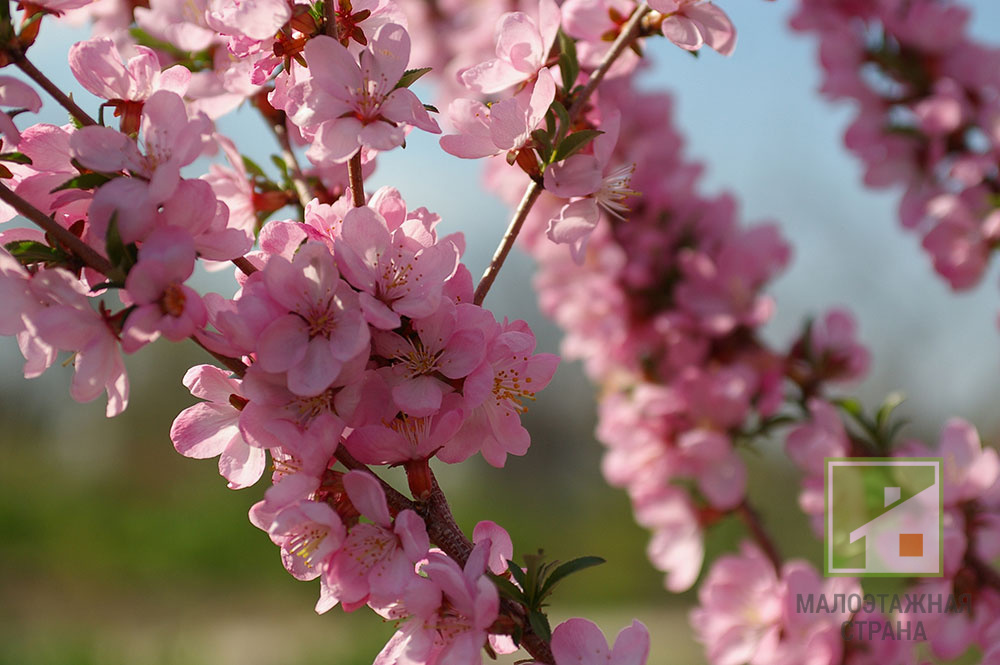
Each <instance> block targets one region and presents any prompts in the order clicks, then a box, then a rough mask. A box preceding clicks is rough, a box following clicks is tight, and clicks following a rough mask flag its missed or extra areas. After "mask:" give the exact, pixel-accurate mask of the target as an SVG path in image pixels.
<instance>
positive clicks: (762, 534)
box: [733, 499, 782, 575]
mask: <svg viewBox="0 0 1000 665" xmlns="http://www.w3.org/2000/svg"><path fill="white" fill-rule="evenodd" d="M733 512H735V513H736V514H737V515H739V516H740V518H741V519H742V520H743V522H744V523H745V524H746V525H747V528H748V529H750V534H751V535H752V536H753V539H754V540H755V541H757V544H758V545H760V548H761V549H762V550H763V551H764V554H765V555H767V558H768V560H769V561H770V562H771V565H773V566H774V571H775V572H776V573H777V574H778V575H780V574H781V561H782V559H781V554H779V553H778V548H777V546H776V545H775V544H774V540H773V539H772V538H771V536H770V534H768V532H767V530H766V529H765V528H764V524H763V523H762V522H761V521H760V515H758V514H757V511H756V510H755V509H754V508H753V507H752V506H751V505H750V503H749V502H748V501H747V500H746V499H744V500H743V503H741V504H740V505H738V506H736V508H735V509H734V510H733Z"/></svg>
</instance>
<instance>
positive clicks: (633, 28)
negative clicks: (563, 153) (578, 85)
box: [569, 3, 649, 122]
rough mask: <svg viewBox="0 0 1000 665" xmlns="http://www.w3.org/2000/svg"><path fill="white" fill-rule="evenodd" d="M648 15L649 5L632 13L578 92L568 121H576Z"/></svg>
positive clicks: (643, 5) (642, 5)
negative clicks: (578, 94)
mask: <svg viewBox="0 0 1000 665" xmlns="http://www.w3.org/2000/svg"><path fill="white" fill-rule="evenodd" d="M648 13H649V5H647V4H646V3H642V4H641V5H639V6H638V7H636V10H635V11H634V12H632V18H630V19H629V21H628V23H626V24H625V27H624V28H622V31H621V32H620V33H618V37H617V38H616V39H615V41H614V43H613V44H612V45H611V49H610V50H608V52H607V53H605V54H604V59H603V60H601V64H600V65H599V66H598V67H597V69H595V70H594V73H593V74H591V75H590V79H589V80H588V81H587V84H586V85H585V86H584V87H583V90H581V91H580V96H579V97H577V98H576V100H575V101H574V102H573V104H572V106H570V107H569V119H570V122H572V121H573V120H576V116H577V115H578V114H579V113H580V112H581V111H583V108H584V106H585V105H586V103H587V102H588V101H589V100H590V96H591V95H592V94H594V91H595V90H597V86H599V85H600V84H601V81H603V80H604V77H605V75H607V73H608V70H609V69H611V65H613V64H615V60H617V59H618V56H620V55H621V54H622V53H623V52H624V51H625V49H627V48H628V47H629V46H631V45H632V42H634V41H635V40H636V38H637V37H638V36H639V31H640V29H641V28H642V19H643V17H645V16H646V14H648Z"/></svg>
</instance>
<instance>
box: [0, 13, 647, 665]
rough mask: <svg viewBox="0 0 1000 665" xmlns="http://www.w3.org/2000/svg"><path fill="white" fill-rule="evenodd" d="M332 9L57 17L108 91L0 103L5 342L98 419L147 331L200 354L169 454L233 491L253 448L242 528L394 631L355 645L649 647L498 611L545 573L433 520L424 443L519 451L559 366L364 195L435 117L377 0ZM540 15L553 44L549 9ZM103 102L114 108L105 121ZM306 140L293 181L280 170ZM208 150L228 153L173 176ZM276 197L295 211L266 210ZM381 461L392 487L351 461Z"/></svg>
mask: <svg viewBox="0 0 1000 665" xmlns="http://www.w3.org/2000/svg"><path fill="white" fill-rule="evenodd" d="M65 9H70V8H69V7H66V8H65ZM328 9H329V10H330V11H325V10H324V8H323V7H322V6H321V5H318V6H307V5H299V4H293V3H289V2H284V1H282V0H276V1H275V2H270V3H268V2H264V3H246V2H238V1H233V2H229V1H219V2H207V3H195V4H194V5H191V6H187V5H185V6H184V7H182V6H181V5H180V4H177V3H173V2H153V3H150V6H149V7H148V8H147V7H130V8H128V9H123V10H122V12H121V15H120V16H117V20H110V18H111V16H110V15H105V14H103V13H101V12H103V9H101V8H99V7H96V6H88V7H84V8H80V9H79V12H82V13H83V15H84V16H88V15H89V17H90V18H92V19H94V20H95V23H94V25H95V32H96V33H97V34H96V35H95V37H94V38H92V39H90V40H88V41H84V42H81V43H79V44H76V45H75V46H73V47H72V49H71V52H70V66H71V69H72V71H73V73H74V75H75V76H76V78H77V80H78V82H79V83H80V85H81V86H83V87H84V88H85V89H87V90H88V91H89V92H91V93H93V94H94V95H96V96H98V97H99V98H101V99H102V100H104V101H103V103H102V104H101V106H100V109H99V110H100V112H99V113H98V114H97V117H98V118H99V119H100V121H95V120H94V119H93V117H91V116H90V115H89V114H87V113H86V111H84V110H83V109H81V108H80V107H78V106H76V105H75V104H73V102H72V100H71V99H69V98H68V97H67V98H66V99H65V100H63V103H64V105H66V107H67V109H68V110H70V112H71V114H72V115H73V118H74V122H73V123H72V124H69V125H66V126H62V127H57V126H52V125H44V124H36V125H34V126H31V127H28V128H27V129H25V130H24V131H19V130H18V128H17V127H16V126H15V125H14V124H13V122H11V121H10V120H9V118H8V117H7V116H4V117H5V118H8V122H7V125H5V127H3V128H0V129H2V130H3V132H4V135H5V137H6V142H7V147H8V150H7V152H5V153H4V155H3V157H2V159H4V166H3V170H2V171H0V176H3V179H4V183H3V185H2V187H3V189H2V192H3V193H4V197H3V198H4V201H5V202H6V203H8V204H9V205H10V206H11V207H10V208H9V209H5V210H4V214H5V217H6V218H7V219H10V218H12V217H13V216H14V215H15V214H18V213H19V214H21V215H24V216H26V217H28V218H29V219H31V220H32V221H34V222H36V223H38V224H39V225H40V226H41V227H42V230H43V231H44V233H43V232H37V231H31V230H25V229H9V230H6V231H4V232H2V234H0V241H2V244H3V249H0V293H2V294H3V297H4V302H5V304H6V305H8V307H6V308H5V312H4V314H3V317H2V318H0V333H3V334H5V335H10V336H15V337H16V338H17V340H18V342H19V346H20V348H21V350H22V353H23V354H24V357H25V359H26V364H25V376H27V377H33V376H37V375H38V374H40V373H41V372H43V371H44V370H45V369H46V368H48V367H49V366H51V365H52V364H53V363H54V361H55V360H56V358H57V356H58V353H59V352H60V351H68V352H70V353H71V354H72V358H73V361H74V364H75V369H76V371H75V374H74V378H73V384H72V388H71V395H72V396H73V397H74V398H75V399H78V400H81V401H86V400H91V399H94V398H96V397H97V396H98V395H100V394H101V393H102V392H104V393H107V396H108V406H107V414H108V415H109V416H113V415H117V414H118V413H120V412H121V411H122V410H123V409H124V408H125V407H126V405H127V398H128V381H127V377H126V374H125V369H124V363H123V360H122V354H123V353H125V354H129V353H134V352H136V351H138V350H140V349H142V348H143V347H145V346H146V345H148V344H149V343H151V342H154V341H155V340H157V339H158V338H159V337H161V336H162V337H165V338H166V339H169V340H171V341H175V342H176V341H182V340H185V339H191V340H194V341H195V342H197V343H198V344H199V345H200V346H202V347H203V348H205V349H206V350H207V351H209V352H210V353H211V354H212V355H214V356H215V358H216V359H217V360H219V362H220V363H221V364H222V365H223V367H224V368H223V367H219V366H216V365H207V364H206V365H198V366H196V367H193V368H191V370H189V371H188V372H187V374H186V375H185V377H184V384H185V386H187V387H188V389H189V390H190V391H191V393H192V395H194V396H195V397H197V398H199V399H200V400H202V401H200V402H198V403H197V404H195V405H193V406H191V407H189V408H187V409H185V410H184V411H183V412H182V413H181V414H180V415H178V416H177V418H176V420H175V421H174V423H173V426H172V428H171V432H170V434H171V439H172V440H173V443H174V445H175V447H176V449H177V450H178V452H180V453H181V454H183V455H185V456H188V457H193V458H200V459H206V458H218V464H219V471H220V473H221V475H222V476H224V477H225V478H226V480H227V481H228V484H229V486H230V487H231V488H233V489H242V488H246V487H250V486H252V485H255V484H256V483H258V482H259V481H260V479H261V478H262V477H263V476H264V475H265V472H266V470H267V468H268V460H270V467H271V473H270V474H269V481H270V482H269V483H268V487H267V489H266V490H265V491H264V496H263V499H262V500H261V501H259V502H258V503H256V504H255V505H254V506H253V507H252V508H251V510H250V521H251V522H252V523H253V524H254V525H256V526H257V527H259V528H260V529H262V530H263V531H265V532H266V533H267V534H268V536H269V537H270V539H271V540H272V541H273V542H274V544H275V545H277V546H278V547H279V549H280V551H281V560H282V562H283V564H284V566H285V567H286V569H287V570H288V571H289V573H290V574H292V575H293V576H294V577H296V578H298V579H303V580H314V579H318V580H319V581H320V596H319V600H318V602H317V604H316V610H317V611H318V612H326V611H328V610H329V609H331V608H333V607H335V606H337V605H340V606H341V607H342V608H343V609H344V610H345V611H354V610H356V609H358V608H362V607H366V606H367V607H369V608H370V609H372V610H373V611H374V612H376V613H377V614H379V615H381V616H382V617H383V618H385V619H387V620H391V621H393V622H395V623H396V625H397V628H398V631H397V633H396V635H395V636H394V637H393V638H392V639H391V640H390V641H389V642H388V644H387V645H386V646H385V648H384V649H383V650H382V653H381V654H379V655H378V656H377V658H376V662H377V663H382V664H385V665H389V664H391V663H417V662H419V663H428V664H432V663H444V662H462V663H469V662H478V661H479V660H480V658H481V654H482V652H483V650H484V648H485V649H486V651H487V652H488V653H511V652H513V651H516V650H517V648H518V647H519V646H520V645H522V644H523V645H524V646H525V647H526V648H527V649H528V651H529V653H530V654H531V655H532V656H533V657H535V658H537V659H539V661H540V662H546V663H550V664H557V665H567V664H568V663H570V662H575V661H578V660H579V658H580V654H587V657H588V658H591V657H593V655H594V654H597V657H598V658H599V659H601V660H602V662H604V661H608V660H613V661H614V662H621V663H622V664H623V665H624V663H626V662H628V663H641V662H644V661H645V658H646V654H647V652H648V643H649V638H648V633H647V632H646V629H645V627H644V626H642V625H641V624H639V623H636V624H634V625H633V626H632V627H630V628H628V629H626V630H625V631H623V633H622V636H621V637H620V638H619V640H618V642H617V643H616V646H615V647H614V649H613V650H610V651H609V650H608V648H607V646H606V644H605V645H604V646H603V647H601V648H600V649H597V650H596V651H595V650H594V649H593V648H592V647H593V646H594V645H595V644H597V642H598V641H599V642H601V643H602V644H604V642H603V637H601V636H600V634H599V630H598V629H597V628H596V626H594V624H592V623H590V622H588V621H585V620H582V619H578V620H573V622H570V623H567V624H564V625H562V626H559V627H557V629H556V630H555V631H553V632H551V634H550V629H549V628H548V623H547V619H545V616H544V614H543V613H541V608H540V606H536V605H533V604H524V605H522V606H517V607H516V608H515V609H511V607H507V608H506V609H503V608H501V603H500V590H503V589H506V590H507V591H506V592H507V594H508V596H511V595H513V598H514V599H515V600H516V599H517V598H519V597H523V598H525V599H527V598H528V597H529V595H530V596H531V597H534V596H535V595H537V593H538V590H537V588H535V587H534V586H533V585H535V584H541V583H542V582H544V581H545V580H544V577H541V578H538V579H536V580H534V581H533V582H531V583H528V582H527V580H526V579H524V578H523V577H522V578H518V577H517V575H516V574H515V575H514V581H509V580H510V579H511V575H512V572H511V570H512V569H513V570H515V571H517V572H520V570H519V569H517V568H512V566H513V564H510V563H509V562H510V561H511V560H512V559H513V545H512V543H511V541H510V538H509V536H508V535H507V534H506V532H505V531H504V530H503V529H502V528H501V527H499V526H498V525H495V524H493V523H487V522H483V523H480V524H479V525H478V526H477V527H476V529H475V530H474V532H473V538H472V541H471V542H470V541H469V540H468V539H467V538H466V537H465V536H464V535H463V534H462V532H461V531H460V530H459V529H458V527H457V525H456V524H455V523H454V521H453V520H452V518H451V516H450V512H449V511H448V509H447V504H446V503H444V496H443V493H442V491H441V489H440V488H439V487H438V486H437V482H436V480H435V478H434V475H433V473H432V471H431V465H430V462H431V460H439V461H441V462H445V463H458V462H462V461H464V460H466V459H468V458H470V457H472V456H473V455H476V454H481V455H482V456H483V458H484V459H485V460H486V461H487V462H488V463H489V464H492V465H494V466H497V467H502V466H504V464H505V462H506V459H507V456H508V455H524V454H525V453H526V452H527V450H528V448H529V445H530V438H529V436H528V433H527V431H526V430H525V429H524V427H523V426H522V425H521V414H522V413H524V411H526V410H527V408H528V403H529V402H530V401H531V400H533V399H534V396H535V393H536V392H537V391H539V390H541V389H543V388H545V386H546V385H547V384H548V383H549V381H550V380H551V378H552V376H553V374H554V372H555V370H556V366H557V364H558V357H557V356H555V355H553V354H548V353H536V352H535V337H534V335H533V334H532V332H531V330H530V329H529V327H528V326H527V325H526V324H525V323H524V322H523V321H508V320H506V319H503V320H497V318H496V317H494V315H493V314H492V313H491V312H490V311H489V310H487V309H484V308H483V307H482V306H481V305H479V304H478V303H476V302H475V299H474V293H473V281H472V277H471V275H470V274H469V271H468V270H467V269H466V268H465V266H463V265H462V264H461V254H462V251H463V249H464V239H463V237H462V236H461V234H453V235H441V234H439V232H438V229H437V227H438V225H439V222H440V221H441V220H440V218H439V217H438V216H437V215H435V214H433V213H431V212H429V211H428V210H426V209H425V208H415V209H414V208H408V206H407V204H406V202H405V201H404V200H403V199H402V197H401V196H400V194H399V192H398V191H397V190H395V189H393V188H391V187H383V188H381V189H379V190H378V191H376V192H374V193H372V194H370V195H366V194H365V192H364V191H363V186H364V177H365V175H366V173H368V172H370V171H371V169H372V168H373V167H374V157H375V156H376V155H377V154H378V153H379V152H384V151H388V150H392V149H394V148H396V147H400V146H402V145H403V144H404V142H405V137H406V135H407V133H408V132H410V131H412V130H413V129H415V128H416V129H422V130H425V131H428V132H439V131H440V130H439V128H438V125H437V123H436V121H435V120H434V119H433V118H432V117H431V116H430V113H429V110H434V109H433V107H425V105H424V104H423V103H421V102H420V100H419V99H418V98H417V96H416V95H415V94H414V93H413V92H412V91H411V90H410V89H409V85H410V84H411V83H412V82H413V81H414V80H416V78H418V77H419V76H420V75H421V74H423V73H425V71H424V70H420V69H416V70H411V69H408V68H407V67H408V65H409V63H410V33H409V32H408V30H407V28H406V19H405V18H404V15H403V13H402V11H401V10H400V8H399V7H397V6H396V5H395V4H394V3H391V2H378V3H368V4H367V5H366V3H363V2H357V3H354V4H353V5H352V3H351V2H347V1H341V2H339V3H337V4H336V6H335V7H331V8H328ZM49 11H50V12H51V13H58V10H57V9H56V8H50V10H49ZM541 11H542V12H543V13H544V14H546V15H547V19H546V20H547V21H548V23H546V24H545V26H546V27H545V30H546V31H547V33H548V37H547V44H546V45H545V49H548V47H549V46H551V43H552V40H553V39H554V36H555V32H556V31H557V30H558V28H559V24H560V18H559V11H558V8H557V7H556V6H555V5H554V4H552V3H547V4H546V3H543V4H542V5H541ZM79 16H80V14H79V13H78V14H77V17H79ZM36 21H37V19H36ZM529 41H530V40H529ZM539 48H541V46H540V47H539ZM520 49H521V46H517V47H515V48H514V52H515V53H520ZM539 53H541V51H539ZM123 54H124V55H123ZM508 55H510V54H508ZM536 55H538V54H536ZM542 56H544V54H541V55H539V58H538V59H537V62H536V63H535V65H532V66H534V67H535V69H534V70H532V71H530V72H528V75H529V76H530V77H533V78H539V80H542V81H547V83H548V86H549V88H548V90H549V94H548V96H547V99H545V95H544V94H543V93H542V92H540V93H539V95H541V96H542V99H541V101H540V102H538V103H537V104H536V108H537V109H538V111H536V112H540V113H541V114H542V115H544V114H545V112H546V111H548V106H549V104H550V103H551V102H552V99H553V97H554V81H553V79H552V76H551V74H549V73H548V70H547V69H544V67H543V64H544V62H543V60H544V58H542ZM511 57H514V56H511ZM518 57H520V56H518ZM126 58H127V59H126ZM164 65H166V66H164ZM487 69H488V68H487ZM529 69H530V68H529ZM525 71H527V70H525ZM540 72H544V73H540ZM508 74H509V73H508ZM546 77H547V78H546ZM3 85H4V87H3V90H4V92H5V93H6V94H5V96H4V97H3V99H2V100H0V101H3V103H4V104H6V105H8V106H15V107H22V108H25V109H28V110H38V108H39V107H40V98H39V97H38V95H37V94H36V93H35V92H34V89H33V88H32V87H31V86H29V85H27V84H25V83H23V82H21V81H18V80H15V79H5V83H4V84H3ZM244 100H250V101H252V102H253V103H254V105H256V106H257V108H259V109H260V110H261V111H262V113H263V115H264V120H265V121H266V123H267V124H268V125H270V126H271V128H272V129H273V131H274V134H275V137H276V139H277V140H278V143H279V145H280V146H281V147H282V148H283V150H284V156H283V157H282V158H280V159H279V162H281V164H282V171H283V173H282V178H281V179H279V180H277V181H276V180H271V179H270V178H268V177H267V175H266V174H264V172H263V171H262V170H261V169H260V167H259V166H257V165H256V164H253V163H252V162H250V161H249V160H246V159H244V158H243V157H242V156H241V155H240V153H239V151H238V149H237V147H236V145H235V144H234V143H233V142H232V141H230V140H229V139H228V138H226V137H225V136H222V135H221V134H219V133H218V132H217V130H216V128H215V125H214V119H215V118H216V117H218V116H219V115H222V114H223V113H225V112H226V111H227V110H229V109H230V108H232V106H233V105H235V104H237V103H239V102H242V101H244ZM539 104H540V106H538V105H539ZM504 108H506V107H504ZM109 110H110V111H113V115H114V117H115V118H117V119H118V122H117V123H116V126H114V127H112V126H106V125H104V123H103V120H104V115H105V111H109ZM495 113H496V115H497V117H498V118H499V116H500V115H502V113H503V108H499V107H498V108H496V109H495ZM540 120H541V115H539V116H538V117H535V118H534V120H533V122H532V123H531V126H528V125H525V126H524V127H521V128H520V129H519V131H520V132H521V133H524V134H525V135H527V134H530V132H531V131H532V129H533V128H534V125H535V124H537V123H538V122H539V121H540ZM302 142H308V143H309V145H310V147H309V149H308V151H307V152H306V155H307V157H308V158H309V159H310V160H311V161H312V163H313V165H314V166H315V169H314V170H312V171H311V172H304V171H303V170H302V169H301V168H300V167H299V165H298V163H297V161H296V157H295V154H294V147H295V144H296V143H302ZM521 143H523V138H522V139H518V140H516V141H515V142H514V143H512V144H511V147H514V146H515V145H521ZM217 147H221V148H222V152H223V154H224V155H225V157H226V159H227V161H228V162H229V165H228V166H223V165H220V164H213V165H212V167H211V169H210V172H209V173H208V174H207V175H205V176H204V177H202V178H190V177H187V173H188V172H189V171H191V170H193V166H192V165H193V164H194V163H195V161H196V160H198V159H199V158H202V157H208V156H211V155H212V154H213V153H214V152H215V151H216V148H217ZM293 203H297V204H298V205H299V212H300V213H301V217H300V218H299V219H288V220H283V219H271V220H270V221H268V219H269V218H270V216H271V215H272V214H273V213H274V212H276V211H277V210H279V209H281V208H282V207H284V206H286V205H288V204H293ZM255 247H256V249H255ZM199 260H201V261H203V262H206V263H207V264H209V265H210V266H213V267H218V266H220V265H221V262H226V261H231V262H233V263H234V264H235V265H236V266H237V268H238V269H239V270H238V271H237V273H236V276H237V282H238V287H239V288H238V291H237V293H236V294H235V295H234V296H233V297H231V298H228V297H225V296H222V295H219V294H215V293H208V294H200V293H198V292H197V291H195V290H194V289H193V288H192V287H191V286H189V285H188V281H189V280H190V278H191V276H192V274H193V273H194V270H195V266H196V264H197V262H198V261H199ZM394 466H401V467H403V469H404V470H405V472H406V477H407V480H408V484H409V490H410V495H411V497H410V498H408V497H406V496H404V495H403V494H400V493H399V492H397V491H396V490H395V489H393V488H392V487H391V486H389V485H388V484H386V483H385V481H383V480H381V479H380V478H379V476H377V475H376V474H375V473H374V471H373V470H372V468H371V467H394ZM533 579H534V578H533ZM497 580H503V581H504V582H505V583H506V585H507V586H506V587H504V586H498V584H499V582H498V581H497ZM553 583H554V582H553ZM547 588H548V587H547ZM546 593H548V591H546ZM518 594H520V596H518ZM508 600H510V598H508ZM527 602H528V601H527V600H525V603H527ZM528 613H532V615H531V618H530V625H529V622H528V616H527V614H528ZM540 626H544V628H541V627H540ZM550 642H551V646H550Z"/></svg>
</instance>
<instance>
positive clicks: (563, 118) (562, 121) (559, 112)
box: [550, 102, 570, 145]
mask: <svg viewBox="0 0 1000 665" xmlns="http://www.w3.org/2000/svg"><path fill="white" fill-rule="evenodd" d="M550 108H551V109H552V112H553V113H555V114H556V117H558V118H559V131H558V132H557V133H556V135H555V139H554V140H553V143H555V144H556V145H559V144H560V143H562V140H563V139H564V138H565V137H566V134H567V133H569V130H570V122H569V111H567V110H566V107H565V106H563V105H562V104H560V103H559V102H552V106H551V107H550Z"/></svg>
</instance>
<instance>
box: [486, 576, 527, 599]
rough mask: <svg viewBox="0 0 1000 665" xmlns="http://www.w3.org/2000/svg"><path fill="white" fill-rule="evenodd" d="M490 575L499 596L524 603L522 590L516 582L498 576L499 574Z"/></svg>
mask: <svg viewBox="0 0 1000 665" xmlns="http://www.w3.org/2000/svg"><path fill="white" fill-rule="evenodd" d="M490 577H491V579H492V580H493V584H495V585H496V587H497V591H499V592H500V595H501V596H503V597H504V598H507V599H509V600H513V601H514V602H515V603H521V604H524V602H525V598H524V592H523V591H521V590H520V589H519V588H518V587H517V585H516V584H514V583H513V582H511V581H510V580H508V579H507V578H506V577H500V576H499V575H491V576H490Z"/></svg>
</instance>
